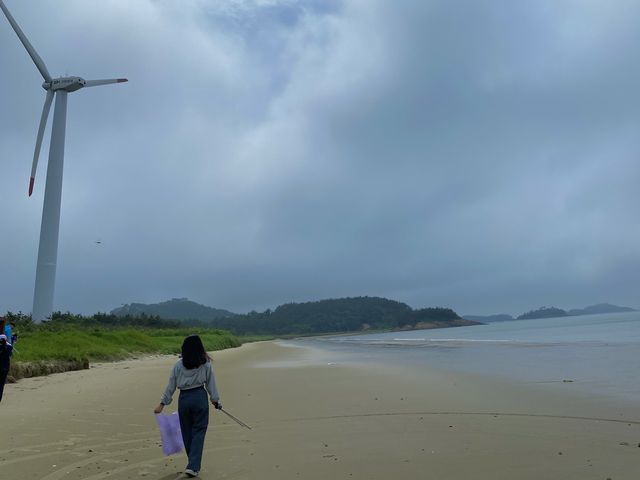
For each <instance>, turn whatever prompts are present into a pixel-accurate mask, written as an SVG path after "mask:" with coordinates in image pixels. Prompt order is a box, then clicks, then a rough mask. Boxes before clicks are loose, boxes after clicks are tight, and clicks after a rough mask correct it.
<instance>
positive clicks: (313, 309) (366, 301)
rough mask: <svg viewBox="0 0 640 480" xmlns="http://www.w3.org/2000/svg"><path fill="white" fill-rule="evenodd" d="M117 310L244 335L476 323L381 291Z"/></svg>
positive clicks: (182, 300) (185, 301) (180, 300)
mask: <svg viewBox="0 0 640 480" xmlns="http://www.w3.org/2000/svg"><path fill="white" fill-rule="evenodd" d="M111 313H112V314H113V315H117V316H126V315H129V316H132V317H138V316H143V315H144V316H157V317H159V318H161V319H163V320H179V321H181V322H182V323H183V325H185V326H202V327H210V328H220V329H224V330H228V331H230V332H232V333H234V334H238V335H299V334H311V335H314V334H323V333H337V332H353V331H366V330H371V329H386V330H405V329H418V328H443V327H458V326H467V325H476V324H477V323H478V322H474V321H471V320H465V319H463V318H461V317H460V316H458V314H457V313H456V312H454V311H453V310H451V309H449V308H441V307H433V308H420V309H415V310H414V309H413V308H411V307H410V306H409V305H407V304H405V303H401V302H397V301H395V300H389V299H386V298H380V297H352V298H335V299H326V300H318V301H312V302H305V303H286V304H283V305H280V306H278V307H277V308H276V309H275V310H271V309H270V308H268V309H267V310H265V311H264V312H261V313H259V312H256V311H251V312H249V313H247V314H246V315H241V314H235V313H232V312H229V311H228V310H221V309H217V308H211V307H207V306H205V305H200V304H198V303H196V302H192V301H190V300H188V299H186V298H174V299H172V300H169V301H167V302H161V303H157V304H151V305H146V304H142V303H132V304H130V305H124V306H123V307H120V308H116V309H114V310H112V311H111Z"/></svg>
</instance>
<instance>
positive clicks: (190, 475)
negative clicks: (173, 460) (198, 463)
mask: <svg viewBox="0 0 640 480" xmlns="http://www.w3.org/2000/svg"><path fill="white" fill-rule="evenodd" d="M184 474H185V475H186V476H187V477H189V478H193V477H197V476H198V472H194V471H193V470H191V469H190V468H187V469H186V470H185V471H184Z"/></svg>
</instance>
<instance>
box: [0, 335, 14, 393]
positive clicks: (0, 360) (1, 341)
mask: <svg viewBox="0 0 640 480" xmlns="http://www.w3.org/2000/svg"><path fill="white" fill-rule="evenodd" d="M12 354H13V347H12V346H11V344H10V343H9V342H7V336H6V335H5V334H1V335H0V402H1V401H2V394H3V393H4V384H5V382H6V381H7V375H9V368H10V367H11V355H12Z"/></svg>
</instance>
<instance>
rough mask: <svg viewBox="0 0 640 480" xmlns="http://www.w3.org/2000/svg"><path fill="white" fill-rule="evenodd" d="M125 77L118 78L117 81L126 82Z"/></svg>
mask: <svg viewBox="0 0 640 480" xmlns="http://www.w3.org/2000/svg"><path fill="white" fill-rule="evenodd" d="M128 81H129V80H128V79H127V78H119V79H118V82H117V83H122V82H128Z"/></svg>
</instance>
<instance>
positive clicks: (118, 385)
mask: <svg viewBox="0 0 640 480" xmlns="http://www.w3.org/2000/svg"><path fill="white" fill-rule="evenodd" d="M281 342H285V343H286V341H267V342H257V343H250V344H245V345H243V346H241V347H239V348H236V349H228V350H222V351H216V352H212V356H213V358H214V368H215V371H216V377H217V381H218V386H219V389H220V392H221V399H222V403H223V405H224V406H225V409H226V410H228V411H229V412H230V413H232V414H233V415H235V416H237V417H238V418H240V419H241V420H243V421H244V422H246V423H247V424H249V425H250V426H251V427H252V428H253V429H252V430H246V429H243V428H240V427H239V426H238V425H236V424H235V423H233V422H232V421H230V420H229V419H228V418H226V417H225V416H224V415H221V414H219V412H214V411H213V410H212V411H211V419H210V426H209V433H208V434H207V441H206V443H205V453H204V458H203V460H204V462H203V470H202V473H201V478H203V479H220V478H234V479H255V478H262V479H265V480H272V479H273V480H276V479H277V480H283V479H300V478H304V479H312V480H315V479H318V480H320V479H322V480H326V478H345V479H363V480H364V479H374V480H377V479H381V480H382V479H387V478H388V477H389V476H392V477H396V478H399V479H415V478H433V479H438V480H442V479H452V480H453V479H466V478H474V479H487V480H488V479H491V480H495V479H505V480H506V479H509V480H513V479H523V480H534V479H536V480H538V479H540V478H545V479H558V480H560V479H562V480H566V479H569V480H572V479H575V480H578V479H580V480H582V479H588V478H594V479H603V480H604V479H606V478H607V477H609V478H611V479H612V480H621V479H623V480H624V479H630V480H631V479H635V478H636V476H637V472H638V471H639V470H640V448H639V447H638V444H639V443H640V419H639V418H638V414H637V412H638V409H637V408H635V410H634V409H633V408H629V409H620V408H619V406H618V405H615V404H612V403H607V402H604V401H602V400H597V401H593V400H590V399H588V398H586V399H585V398H582V397H580V396H573V395H561V394H557V393H553V394H550V393H549V392H547V391H545V389H540V388H535V387H533V388H532V387H531V386H527V387H526V388H524V387H523V386H521V385H510V384H509V383H506V382H502V381H497V380H496V381H494V380H492V379H485V378H479V377H477V376H471V375H469V376H467V375H459V374H451V373H449V372H442V371H439V370H435V369H430V368H421V369H414V368H404V369H403V368H400V369H398V368H395V367H393V366H387V367H386V368H385V367H384V366H380V365H375V364H374V365H367V364H348V363H344V364H341V363H337V362H332V361H331V359H330V358H327V357H326V356H323V355H322V354H319V353H318V352H316V351H312V350H309V349H307V348H306V347H299V346H295V345H283V344H282V343H281ZM176 358H177V357H176V356H173V355H168V356H152V357H147V358H144V359H135V360H124V361H120V362H117V363H104V364H94V365H92V366H91V368H90V369H89V370H82V371H77V372H67V373H61V374H54V375H51V376H48V377H36V378H31V379H25V380H21V381H20V382H19V383H18V384H11V385H7V388H6V389H5V398H4V399H3V401H2V403H1V404H0V422H2V425H3V435H1V436H0V449H1V450H2V452H3V455H2V456H0V469H2V471H3V475H6V476H7V478H14V477H15V478H29V479H34V480H102V479H107V478H111V479H116V480H125V479H138V478H152V479H154V480H155V479H158V480H173V479H177V478H181V477H180V475H179V472H180V470H181V469H182V468H184V466H185V464H186V461H185V456H184V455H183V454H179V455H174V456H171V457H163V456H162V453H161V450H160V447H159V445H158V443H159V433H158V431H157V427H156V425H155V421H154V418H153V414H152V409H153V407H154V406H155V404H157V400H158V398H159V395H160V393H161V391H162V389H163V388H164V386H165V384H166V381H167V378H168V374H169V369H170V366H171V365H172V364H173V363H174V362H175V360H176ZM636 407H637V406H636ZM175 408H176V402H174V403H173V404H172V405H170V406H168V407H167V410H168V411H169V412H171V411H174V410H175Z"/></svg>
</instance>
